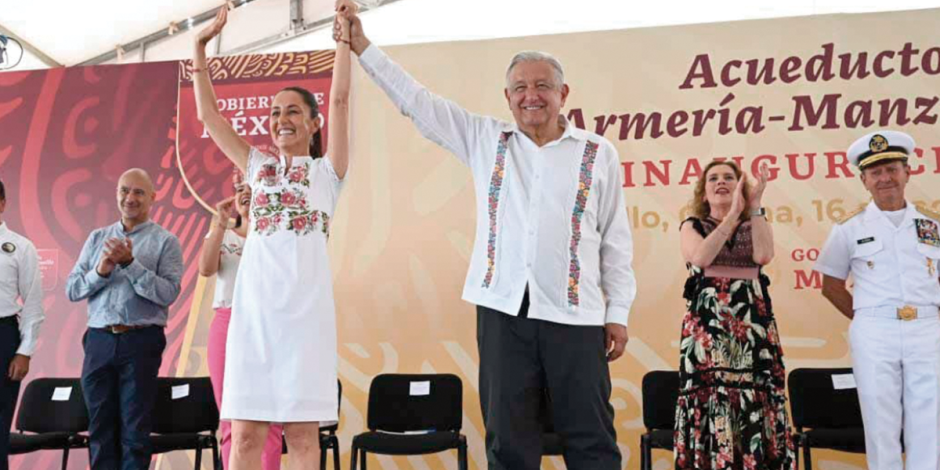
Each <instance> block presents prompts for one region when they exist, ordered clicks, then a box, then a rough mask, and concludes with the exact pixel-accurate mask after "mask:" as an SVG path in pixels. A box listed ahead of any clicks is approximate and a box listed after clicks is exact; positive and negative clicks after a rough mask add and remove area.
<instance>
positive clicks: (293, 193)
mask: <svg viewBox="0 0 940 470" xmlns="http://www.w3.org/2000/svg"><path fill="white" fill-rule="evenodd" d="M310 166H311V165H310V163H309V162H305V163H304V164H302V165H296V166H293V167H291V169H290V171H288V172H287V175H286V183H287V184H285V185H284V187H282V188H279V189H278V188H274V189H273V190H272V191H270V192H265V191H264V190H263V189H259V190H258V191H257V193H256V194H255V196H254V199H253V200H252V204H251V220H252V222H253V225H254V227H253V228H254V231H255V232H256V233H258V234H261V235H271V234H274V233H275V232H277V231H279V230H282V229H283V230H289V231H291V232H294V233H295V234H297V235H307V234H310V233H313V232H315V231H320V232H323V234H324V235H326V236H327V237H329V235H330V216H329V214H327V213H325V212H323V211H319V210H315V209H310V207H309V206H308V201H307V194H306V192H305V191H304V190H303V189H302V188H298V187H297V186H303V187H306V188H309V187H310ZM282 168H283V167H282V166H281V165H279V164H276V163H271V164H264V165H262V166H261V169H260V170H258V174H257V176H256V177H255V181H256V182H262V183H264V185H265V186H276V185H277V184H278V183H279V179H278V175H280V174H283V170H282ZM281 181H283V180H281Z"/></svg>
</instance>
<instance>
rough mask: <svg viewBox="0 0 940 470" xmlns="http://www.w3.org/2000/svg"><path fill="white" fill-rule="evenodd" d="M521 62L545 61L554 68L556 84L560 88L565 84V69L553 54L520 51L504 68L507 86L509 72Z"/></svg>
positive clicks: (507, 84)
mask: <svg viewBox="0 0 940 470" xmlns="http://www.w3.org/2000/svg"><path fill="white" fill-rule="evenodd" d="M522 62H547V63H548V65H551V66H552V68H553V69H555V81H556V82H557V83H556V85H557V86H558V87H559V88H561V86H562V85H564V84H565V71H564V70H563V69H562V68H561V62H559V61H558V59H556V58H555V57H554V56H552V55H551V54H549V53H547V52H540V51H522V52H520V53H518V54H516V55H515V56H513V58H512V60H511V61H509V67H508V68H506V86H507V87H508V86H509V74H510V73H512V69H513V68H515V67H516V65H519V64H520V63H522Z"/></svg>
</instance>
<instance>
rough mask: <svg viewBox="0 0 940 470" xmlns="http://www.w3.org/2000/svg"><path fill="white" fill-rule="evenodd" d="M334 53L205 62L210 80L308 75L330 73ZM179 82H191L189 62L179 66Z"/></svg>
mask: <svg viewBox="0 0 940 470" xmlns="http://www.w3.org/2000/svg"><path fill="white" fill-rule="evenodd" d="M334 57H335V52H334V51H316V52H287V53H283V54H255V55H242V56H232V57H218V58H211V59H209V60H208V61H207V65H208V67H209V73H210V77H211V78H212V80H230V79H245V78H270V77H287V76H290V75H309V74H314V73H320V72H326V71H329V70H332V69H333V60H334ZM179 67H180V78H181V81H188V82H192V80H193V74H192V69H193V63H192V61H191V60H186V61H182V62H180V63H179Z"/></svg>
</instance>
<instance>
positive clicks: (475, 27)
mask: <svg viewBox="0 0 940 470" xmlns="http://www.w3.org/2000/svg"><path fill="white" fill-rule="evenodd" d="M246 2H250V3H246ZM231 3H232V4H234V5H237V8H236V11H235V13H233V14H232V15H230V24H229V26H228V27H227V28H226V30H225V32H224V34H223V37H222V41H221V44H220V45H219V46H218V50H217V52H218V53H220V54H231V53H247V52H285V51H305V50H316V49H330V48H332V47H333V43H332V40H331V39H330V27H329V25H330V17H331V15H332V9H333V0H232V1H231ZM360 3H362V4H363V5H364V7H365V8H367V9H371V11H368V12H365V13H364V14H363V19H364V22H365V24H366V28H367V32H368V34H369V36H370V38H371V39H372V40H373V41H375V42H376V43H377V44H380V45H390V44H406V43H416V42H436V41H453V40H473V39H490V38H499V37H516V36H530V35H540V34H553V33H566V32H579V31H596V30H609V29H624V28H636V27H650V26H660V25H673V24H688V23H703V22H719V21H736V20H746V19H757V18H774V17H785V16H801V15H814V14H827V13H860V12H872V11H888V10H891V11H894V10H912V9H921V8H936V7H940V1H938V0H895V1H892V2H884V1H880V2H874V1H853V0H788V1H786V2H783V1H779V0H778V1H767V0H758V1H754V0H750V1H745V0H725V1H722V2H720V3H715V2H692V1H676V0H663V1H658V2H628V1H624V0H579V1H577V2H574V1H572V0H368V1H366V0H361V1H360ZM221 4H223V2H222V1H220V0H156V1H154V0H91V1H86V2H72V1H66V0H54V1H50V0H34V1H31V2H27V1H25V0H14V5H6V8H3V9H2V10H0V33H3V34H6V35H8V36H12V37H14V38H18V39H19V40H20V42H21V43H24V44H25V45H26V47H27V50H26V51H25V53H24V54H23V58H22V61H21V62H20V63H19V64H18V65H17V66H16V67H14V68H13V69H12V70H28V69H38V68H46V67H50V66H58V65H65V66H72V65H79V64H89V63H133V62H141V61H162V60H178V59H185V58H189V57H190V55H191V43H192V39H193V34H194V33H193V31H192V30H188V27H189V26H190V25H192V26H193V27H194V28H195V29H196V30H198V29H200V28H202V27H204V24H199V22H198V21H195V22H194V21H188V20H189V19H190V18H197V20H198V19H199V18H200V15H202V16H203V17H206V16H208V15H209V14H210V13H211V11H212V10H213V9H215V8H217V7H218V6H220V5H221ZM718 5H720V8H719V7H717V6H718ZM171 23H173V24H174V25H175V26H177V27H179V29H180V31H179V32H176V33H175V34H173V35H172V36H166V37H162V36H164V33H165V32H167V31H168V29H169V28H170V25H171ZM193 23H195V24H193ZM897 33H899V34H902V35H903V29H902V30H900V31H897ZM143 38H150V39H151V40H148V41H143V47H141V45H140V44H141V41H140V40H141V39H143ZM118 46H122V47H121V49H122V50H123V53H122V54H121V55H120V57H119V58H118V57H115V56H116V55H117V54H116V51H117V49H118ZM30 48H32V49H33V50H34V51H35V52H36V53H32V52H30V50H29V49H30ZM8 51H9V54H8V55H9V60H8V61H6V62H4V63H3V64H0V69H3V70H10V69H9V66H10V65H11V64H10V63H9V62H10V61H14V60H16V59H17V57H18V56H19V55H20V52H19V49H18V48H17V47H16V46H15V45H12V44H11V45H9V46H8ZM109 56H110V57H109Z"/></svg>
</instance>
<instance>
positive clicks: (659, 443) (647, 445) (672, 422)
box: [640, 370, 679, 470]
mask: <svg viewBox="0 0 940 470" xmlns="http://www.w3.org/2000/svg"><path fill="white" fill-rule="evenodd" d="M678 401H679V372H678V371H662V370H657V371H652V372H647V373H646V375H644V376H643V425H644V426H646V432H645V433H644V434H643V435H641V436H640V469H641V470H651V469H652V468H653V449H664V450H668V451H672V448H673V440H674V435H675V427H676V402H678Z"/></svg>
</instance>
